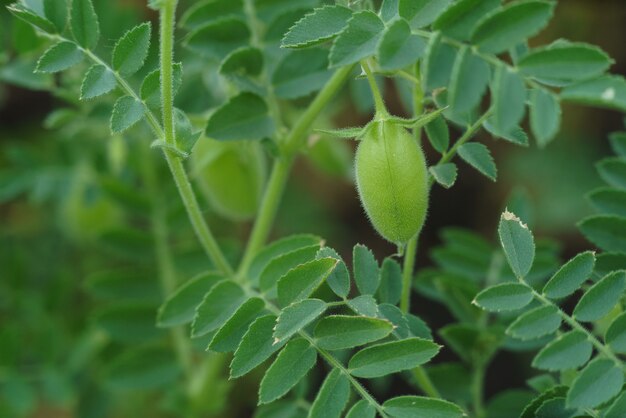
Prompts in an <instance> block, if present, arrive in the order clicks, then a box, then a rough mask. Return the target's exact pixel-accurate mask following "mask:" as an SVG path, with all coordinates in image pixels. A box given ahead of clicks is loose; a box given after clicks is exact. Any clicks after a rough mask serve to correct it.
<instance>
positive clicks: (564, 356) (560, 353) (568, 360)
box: [532, 331, 592, 371]
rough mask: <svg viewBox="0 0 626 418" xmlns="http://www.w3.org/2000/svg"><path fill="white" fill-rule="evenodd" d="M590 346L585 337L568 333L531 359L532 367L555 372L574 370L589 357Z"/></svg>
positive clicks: (575, 333)
mask: <svg viewBox="0 0 626 418" xmlns="http://www.w3.org/2000/svg"><path fill="white" fill-rule="evenodd" d="M591 351H592V345H591V343H590V342H589V340H588V339H587V335H585V333H583V332H580V331H570V332H568V333H567V334H563V335H561V336H559V337H558V338H557V339H556V340H554V341H552V342H551V343H550V344H548V345H546V346H545V347H544V348H542V349H541V351H539V353H538V354H537V355H536V356H535V358H534V359H533V363H532V365H533V367H536V368H538V369H542V370H549V371H557V370H570V369H576V368H578V367H580V366H582V365H584V364H585V363H587V361H588V360H589V358H590V357H591Z"/></svg>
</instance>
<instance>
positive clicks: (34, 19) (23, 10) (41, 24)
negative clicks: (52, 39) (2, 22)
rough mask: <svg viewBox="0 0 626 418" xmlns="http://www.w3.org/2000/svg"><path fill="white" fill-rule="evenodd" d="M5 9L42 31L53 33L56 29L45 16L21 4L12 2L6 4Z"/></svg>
mask: <svg viewBox="0 0 626 418" xmlns="http://www.w3.org/2000/svg"><path fill="white" fill-rule="evenodd" d="M7 10H8V11H9V12H11V13H12V14H13V15H14V16H15V17H17V18H18V19H21V20H23V21H24V22H26V23H29V24H31V25H33V26H36V27H38V28H39V29H41V30H43V31H44V32H47V33H55V32H56V31H57V29H56V27H55V26H54V23H52V22H51V21H49V20H48V19H46V18H45V17H42V16H39V15H38V14H37V13H35V12H33V11H32V10H30V9H29V8H28V7H26V6H24V5H22V4H19V3H15V4H12V5H10V6H7Z"/></svg>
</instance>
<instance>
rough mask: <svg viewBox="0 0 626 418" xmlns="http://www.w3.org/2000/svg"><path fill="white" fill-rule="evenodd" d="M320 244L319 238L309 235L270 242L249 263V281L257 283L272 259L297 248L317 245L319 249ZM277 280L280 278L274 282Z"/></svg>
mask: <svg viewBox="0 0 626 418" xmlns="http://www.w3.org/2000/svg"><path fill="white" fill-rule="evenodd" d="M321 243H322V239H321V238H320V237H318V236H315V235H309V234H301V235H291V236H289V237H286V238H282V239H279V240H277V241H274V242H272V243H271V244H269V245H268V246H266V247H265V248H263V249H262V250H261V251H259V253H258V254H257V255H256V256H255V257H254V259H253V260H252V263H250V268H249V269H248V275H249V276H250V280H251V281H252V282H258V280H259V275H260V274H261V272H262V271H263V269H265V268H266V267H267V265H268V264H269V263H270V261H272V259H274V258H276V257H279V256H280V255H282V254H286V253H289V252H292V251H294V250H297V249H299V248H303V247H310V246H313V245H317V246H318V247H319V246H320V244H321ZM279 278H280V277H278V278H276V281H277V280H278V279H279Z"/></svg>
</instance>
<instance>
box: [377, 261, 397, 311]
mask: <svg viewBox="0 0 626 418" xmlns="http://www.w3.org/2000/svg"><path fill="white" fill-rule="evenodd" d="M401 294H402V267H400V263H398V262H397V261H396V260H394V259H393V258H390V257H387V258H385V260H383V265H382V266H381V269H380V286H379V287H378V299H379V300H380V303H390V304H392V305H397V304H398V302H400V296H401Z"/></svg>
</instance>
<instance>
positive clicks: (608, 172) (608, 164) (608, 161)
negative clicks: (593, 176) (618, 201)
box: [596, 157, 626, 189]
mask: <svg viewBox="0 0 626 418" xmlns="http://www.w3.org/2000/svg"><path fill="white" fill-rule="evenodd" d="M596 167H597V168H598V173H599V174H600V177H602V180H604V181H605V182H607V183H608V184H609V185H610V186H613V187H616V188H618V189H626V160H624V159H622V158H620V157H612V158H605V159H604V160H602V161H600V162H599V163H598V164H597V165H596Z"/></svg>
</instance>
